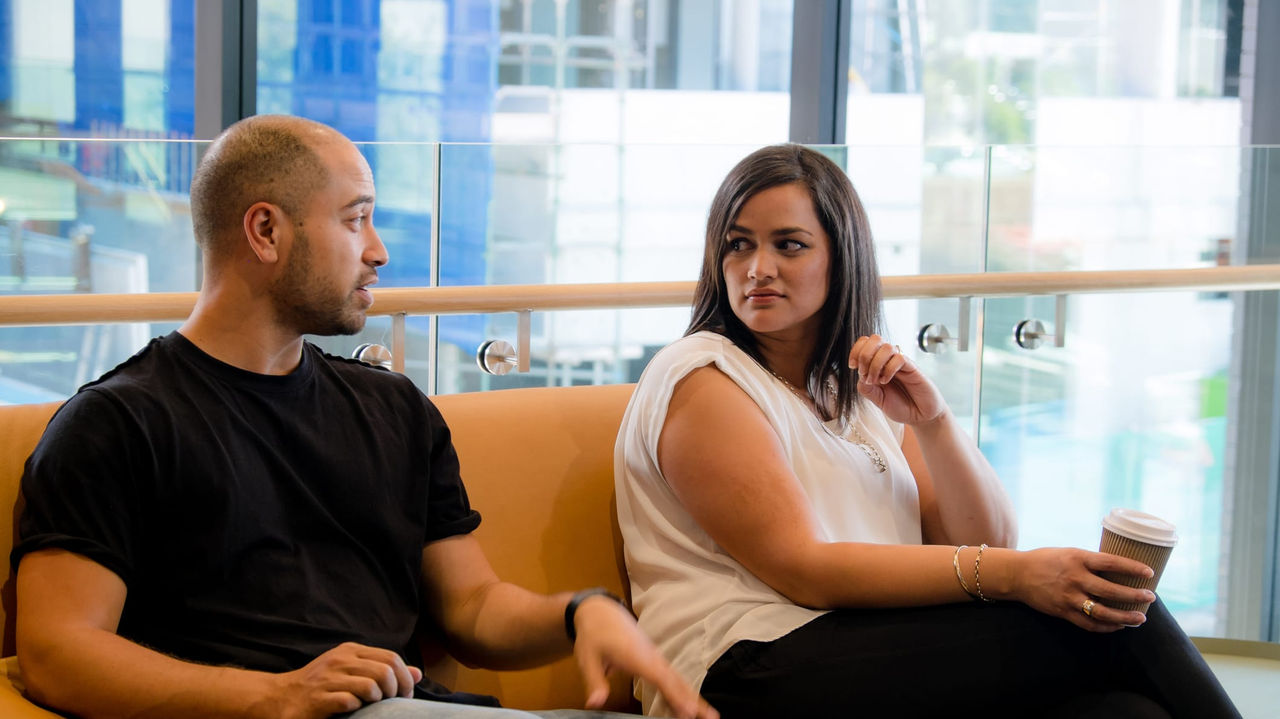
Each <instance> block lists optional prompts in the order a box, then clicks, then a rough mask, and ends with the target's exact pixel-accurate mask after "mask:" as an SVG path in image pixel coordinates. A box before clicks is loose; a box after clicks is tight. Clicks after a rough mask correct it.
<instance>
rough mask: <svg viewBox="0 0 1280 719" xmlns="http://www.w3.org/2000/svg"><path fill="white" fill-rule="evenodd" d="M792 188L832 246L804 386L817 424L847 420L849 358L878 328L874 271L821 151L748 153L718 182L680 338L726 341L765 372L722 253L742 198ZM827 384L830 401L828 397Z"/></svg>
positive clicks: (852, 376)
mask: <svg viewBox="0 0 1280 719" xmlns="http://www.w3.org/2000/svg"><path fill="white" fill-rule="evenodd" d="M791 183H800V184H803V185H804V186H805V187H806V188H808V190H809V197H810V198H812V200H813V208H814V210H815V211H816V212H817V215H818V220H819V221H820V222H821V223H822V229H823V231H825V232H826V233H827V237H828V238H830V246H831V260H830V270H829V271H830V276H829V277H828V279H827V299H826V301H825V302H824V303H823V305H822V309H821V310H820V311H821V313H822V318H821V319H822V322H821V327H822V330H823V334H822V336H821V337H819V338H818V341H817V343H816V344H815V345H814V348H813V354H812V355H811V356H810V357H809V360H808V362H807V363H806V364H805V380H806V385H807V389H808V390H809V393H810V394H811V395H812V396H813V398H814V403H815V404H816V405H817V408H818V412H819V413H820V414H821V415H822V417H823V419H827V420H831V419H836V418H839V419H841V420H842V421H849V420H851V419H852V416H851V415H852V413H853V409H854V405H855V403H856V402H857V400H858V392H857V387H856V384H857V373H856V372H855V371H854V370H852V369H850V368H849V352H850V350H852V349H853V343H854V341H855V340H856V339H857V338H858V337H861V336H863V335H869V334H873V333H875V332H877V331H878V330H879V329H880V272H879V270H877V269H876V258H875V250H874V248H873V246H872V243H871V227H870V226H869V225H868V224H867V213H866V212H865V211H864V210H863V209H862V201H861V200H859V199H858V193H857V192H855V191H854V189H853V183H851V182H849V178H848V176H846V175H845V174H844V171H843V170H841V169H840V167H839V166H838V165H836V164H835V163H834V162H832V161H831V160H830V159H828V158H827V157H826V156H825V155H823V154H822V153H820V152H817V151H816V150H811V149H809V148H807V147H804V146H803V145H793V144H788V145H772V146H769V147H765V148H762V149H759V150H756V151H755V152H753V153H751V154H750V155H747V156H746V157H745V158H743V160H742V161H741V162H739V163H738V164H737V166H736V167H734V168H733V169H732V170H731V171H730V172H729V174H728V176H727V177H725V178H724V182H723V183H721V185H720V189H719V190H718V191H717V192H716V197H715V200H713V201H712V203H711V212H710V214H709V215H708V217H707V237H706V247H705V249H704V251H703V255H702V272H701V274H700V275H699V277H698V288H697V290H696V291H695V292H694V301H693V319H692V320H691V321H690V322H689V329H688V330H687V331H686V332H685V334H686V335H688V334H692V333H694V332H699V331H702V330H709V331H711V332H715V333H717V334H721V335H724V336H725V337H728V338H729V339H730V340H732V341H733V343H734V344H736V345H737V346H738V347H741V348H742V350H743V351H744V352H746V353H747V354H748V355H750V356H751V357H753V358H754V359H755V360H756V361H757V362H759V363H760V365H761V366H762V367H765V368H766V369H768V368H769V365H768V363H766V362H765V360H764V357H763V356H762V355H761V354H760V348H759V346H758V344H757V343H756V339H755V336H754V335H752V334H751V331H750V330H749V329H747V327H746V326H745V325H744V324H742V321H741V320H739V319H738V317H737V315H735V314H734V313H733V306H732V304H731V303H730V300H729V296H728V292H727V290H726V287H725V281H724V269H723V267H724V255H725V253H726V252H727V251H728V241H727V237H728V233H729V228H730V227H731V226H732V225H733V223H734V222H735V221H736V220H737V218H738V213H739V212H741V211H742V206H743V205H744V204H746V202H747V200H749V199H751V198H752V197H753V196H755V195H756V194H757V193H759V192H761V191H763V190H767V189H769V188H771V187H777V186H779V185H787V184H791ZM855 293H856V294H855ZM832 384H834V386H835V388H836V391H835V398H834V399H835V401H834V403H832V402H831V400H830V398H829V397H828V395H827V391H826V388H827V387H828V386H831V385H832Z"/></svg>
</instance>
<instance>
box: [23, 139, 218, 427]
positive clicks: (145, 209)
mask: <svg viewBox="0 0 1280 719" xmlns="http://www.w3.org/2000/svg"><path fill="white" fill-rule="evenodd" d="M204 145H205V143H199V142H185V141H181V142H180V141H150V140H63V139H32V140H5V141H3V142H0V294H64V293H65V294H71V293H143V292H188V291H192V290H195V289H196V287H197V278H198V275H199V269H198V263H197V252H196V247H195V242H194V239H193V236H192V232H191V210H190V201H189V197H188V193H189V192H190V185H191V173H192V171H193V170H194V168H195V165H196V163H197V162H198V160H199V157H200V153H201V152H202V150H203V147H204ZM172 327H173V326H172V325H170V324H166V323H155V324H151V325H146V324H139V325H132V324H131V325H93V326H69V327H13V328H5V329H4V330H3V337H4V339H3V342H0V347H2V348H3V350H2V351H0V402H3V403H8V402H23V401H27V399H28V398H29V397H32V396H37V395H40V394H41V393H45V394H46V395H47V394H52V395H56V396H58V397H66V396H67V395H69V394H71V393H72V392H74V391H75V389H76V388H77V387H79V386H80V385H81V384H83V383H84V382H87V381H89V380H91V379H94V378H96V377H97V376H98V375H99V374H101V373H102V372H104V371H106V370H108V369H110V368H111V367H114V366H115V365H116V364H118V363H119V362H121V361H123V360H124V359H126V358H128V357H129V356H130V355H132V354H133V353H134V352H136V351H137V350H138V349H139V348H141V347H142V346H143V345H144V344H145V343H146V341H147V340H148V339H150V338H151V337H153V336H156V335H159V334H163V333H165V332H168V331H170V330H171V329H172Z"/></svg>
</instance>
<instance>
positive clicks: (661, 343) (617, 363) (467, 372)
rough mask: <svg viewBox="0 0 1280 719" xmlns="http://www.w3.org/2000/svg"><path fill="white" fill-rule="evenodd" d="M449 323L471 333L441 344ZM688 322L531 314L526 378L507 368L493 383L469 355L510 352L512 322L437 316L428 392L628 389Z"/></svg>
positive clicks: (589, 313)
mask: <svg viewBox="0 0 1280 719" xmlns="http://www.w3.org/2000/svg"><path fill="white" fill-rule="evenodd" d="M449 320H460V322H459V323H458V324H457V325H455V327H454V329H455V330H457V328H458V327H474V328H477V329H478V330H479V331H478V332H476V333H475V334H474V335H473V336H470V337H466V338H465V339H462V340H461V341H459V337H458V335H456V334H455V335H453V336H452V337H450V338H446V335H445V331H444V329H443V327H444V326H445V325H446V324H447V323H448V322H449ZM688 323H689V308H687V307H672V308H647V309H625V310H565V311H559V312H535V313H534V314H533V316H532V325H533V332H532V337H531V341H530V354H529V357H530V370H529V372H516V371H515V370H514V369H513V370H511V372H510V373H508V374H505V375H502V376H498V375H490V374H487V373H485V372H482V371H481V370H480V368H479V365H478V364H477V362H476V349H477V348H478V347H479V346H480V344H481V343H482V342H484V341H485V340H490V339H494V340H503V341H506V342H509V343H510V344H511V345H512V346H513V347H514V346H516V345H517V336H516V324H517V317H516V315H514V314H492V315H471V316H465V315H464V316H457V317H442V318H441V327H442V329H441V340H440V344H439V348H440V349H439V355H438V358H439V359H438V364H437V367H438V368H439V370H438V371H439V378H438V380H437V385H436V391H437V392H438V393H439V394H451V393H454V392H477V391H483V390H491V389H512V388H518V387H560V386H573V385H595V384H621V383H626V382H635V381H636V380H638V379H639V378H640V373H641V372H643V371H644V368H645V365H647V364H648V362H649V359H650V358H652V357H653V355H654V354H655V353H657V352H658V350H660V349H662V348H663V347H665V346H666V345H667V344H669V343H671V342H672V341H674V340H676V339H678V338H679V337H680V336H681V335H682V334H684V329H685V327H686V326H687V325H688Z"/></svg>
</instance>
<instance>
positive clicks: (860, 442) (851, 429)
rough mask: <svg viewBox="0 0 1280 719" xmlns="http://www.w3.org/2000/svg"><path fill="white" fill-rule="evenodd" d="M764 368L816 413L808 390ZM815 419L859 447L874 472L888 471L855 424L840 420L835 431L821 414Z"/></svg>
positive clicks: (835, 434)
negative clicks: (805, 390)
mask: <svg viewBox="0 0 1280 719" xmlns="http://www.w3.org/2000/svg"><path fill="white" fill-rule="evenodd" d="M765 370H766V371H767V372H768V373H769V374H771V375H773V378H774V379H776V380H778V381H779V382H781V383H782V385H783V386H784V387H786V388H787V389H788V390H790V391H791V394H793V395H795V396H796V397H797V398H798V399H800V400H802V401H804V402H805V403H811V404H812V405H813V410H812V411H813V412H814V413H815V414H816V413H817V407H818V403H817V402H816V401H814V400H813V398H812V397H810V396H809V393H808V392H801V391H800V388H799V387H796V386H795V385H793V384H791V383H790V382H788V381H787V379H786V378H785V377H783V376H782V375H780V374H778V373H777V372H774V371H773V370H772V369H770V368H769V367H768V366H765ZM828 389H830V390H831V391H832V393H833V394H834V393H835V387H834V386H832V387H829V388H828ZM817 419H818V424H820V425H822V428H823V429H824V430H826V431H827V434H829V435H831V436H832V437H835V438H836V439H843V440H844V441H846V442H849V443H850V444H852V445H854V446H855V447H857V448H858V449H861V450H862V453H863V454H865V455H867V459H869V460H871V464H873V465H875V468H876V472H878V473H880V474H884V473H885V472H887V471H889V464H888V463H887V462H885V459H884V455H883V454H880V450H878V449H876V447H875V445H873V444H871V440H869V439H867V438H866V437H865V436H863V434H862V432H859V431H858V426H857V425H849V426H848V427H847V428H846V426H845V424H844V422H843V421H841V423H840V432H839V433H837V432H836V431H835V430H833V429H831V427H829V426H827V423H826V422H824V421H823V420H822V417H821V416H819V417H818V418H817ZM850 434H852V435H853V438H852V439H850V438H849V435H850Z"/></svg>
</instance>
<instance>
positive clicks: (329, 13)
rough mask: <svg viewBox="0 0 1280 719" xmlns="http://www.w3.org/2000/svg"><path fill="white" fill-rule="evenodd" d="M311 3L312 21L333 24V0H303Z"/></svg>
mask: <svg viewBox="0 0 1280 719" xmlns="http://www.w3.org/2000/svg"><path fill="white" fill-rule="evenodd" d="M308 1H309V2H310V3H311V21H312V22H317V23H332V22H333V0H303V2H308Z"/></svg>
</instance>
